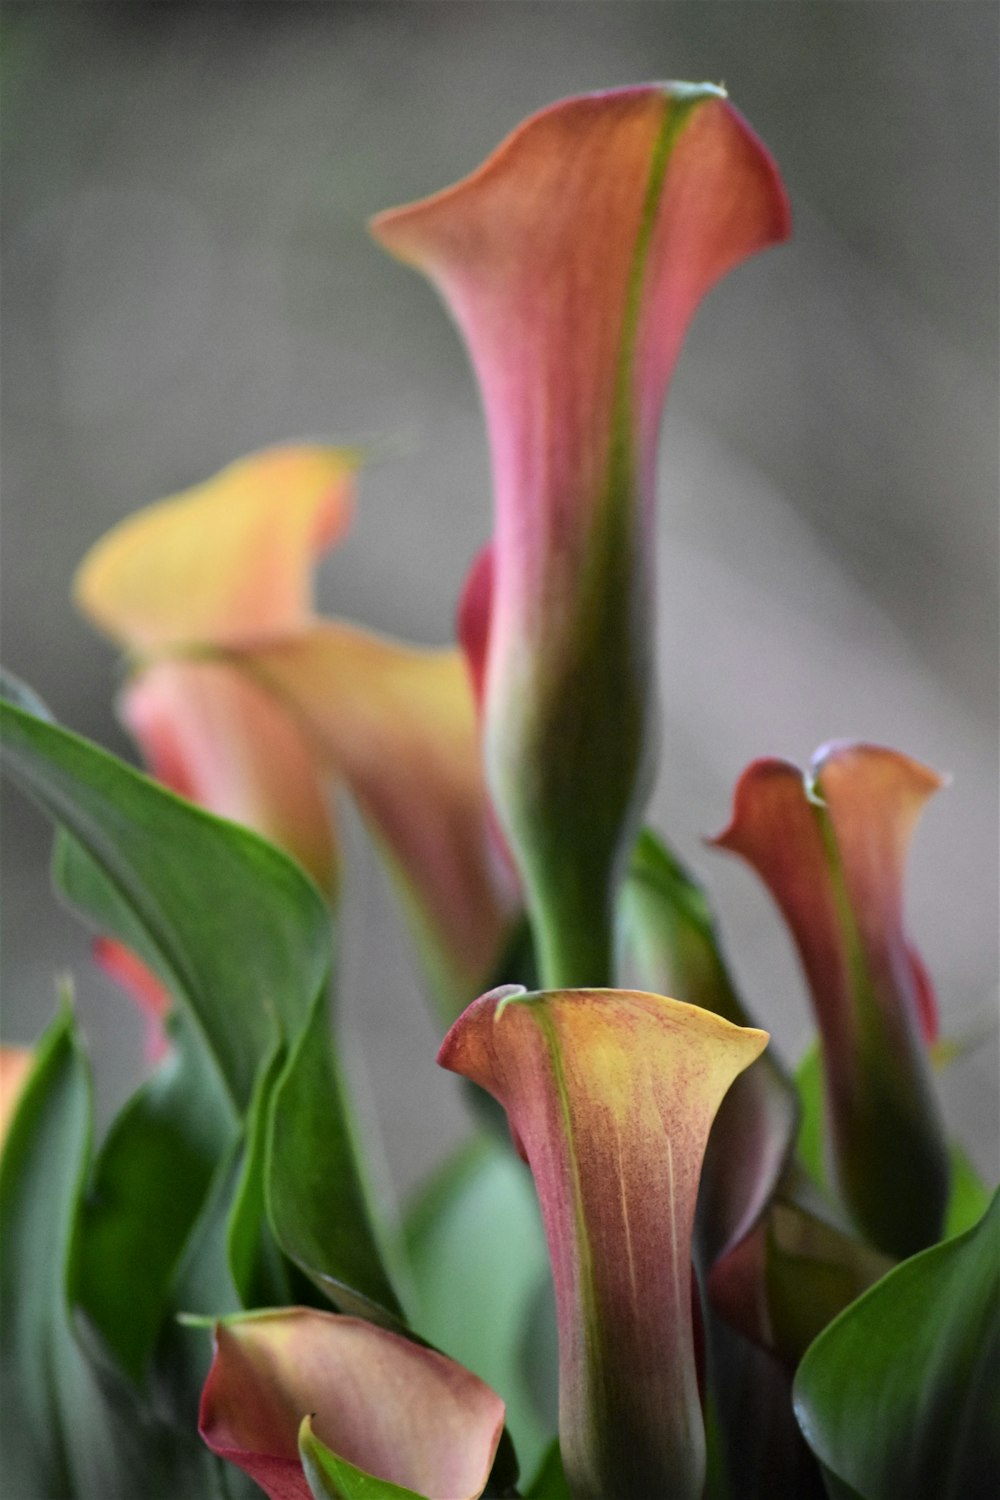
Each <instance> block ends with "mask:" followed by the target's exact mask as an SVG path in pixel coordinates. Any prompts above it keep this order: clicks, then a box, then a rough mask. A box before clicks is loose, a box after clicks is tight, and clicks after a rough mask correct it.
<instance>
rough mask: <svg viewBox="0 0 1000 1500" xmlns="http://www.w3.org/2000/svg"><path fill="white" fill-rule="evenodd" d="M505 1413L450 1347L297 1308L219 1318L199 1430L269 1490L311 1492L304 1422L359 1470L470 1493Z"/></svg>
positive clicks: (425, 1489)
mask: <svg viewBox="0 0 1000 1500" xmlns="http://www.w3.org/2000/svg"><path fill="white" fill-rule="evenodd" d="M307 1418H311V1422H308V1423H306V1419H307ZM503 1421H504V1404H503V1402H502V1401H501V1400H500V1397H499V1396H497V1395H495V1394H494V1393H493V1391H491V1390H490V1388H489V1386H487V1385H484V1384H483V1382H482V1381H481V1380H480V1379H479V1378H478V1377H477V1376H475V1375H472V1374H471V1373H470V1372H469V1371H468V1370H465V1369H463V1368H462V1366H461V1365H457V1364H455V1362H454V1361H453V1360H450V1359H447V1358H446V1357H445V1356H444V1355H443V1354H438V1353H436V1352H435V1351H434V1350H432V1349H426V1348H423V1347H422V1346H420V1345H418V1344H414V1343H411V1342H410V1340H409V1339H405V1338H403V1337H401V1336H400V1335H399V1334H395V1333H388V1332H387V1331H386V1330H385V1329H382V1328H377V1327H375V1326H374V1325H373V1324H371V1323H365V1322H363V1321H362V1320H360V1319H358V1318H349V1317H340V1316H338V1315H337V1314H334V1313H325V1312H315V1311H313V1310H311V1309H309V1308H294V1307H293V1308H282V1309H279V1310H276V1311H273V1312H260V1313H251V1314H249V1315H248V1316H246V1317H237V1318H232V1319H227V1320H226V1321H225V1322H221V1323H219V1324H217V1325H216V1330H215V1358H214V1360H213V1363H212V1368H211V1370H210V1371H209V1374H208V1378H207V1380H206V1382H205V1387H204V1390H203V1392H202V1398H201V1412H200V1416H199V1431H200V1432H201V1435H202V1437H203V1438H204V1440H205V1442H206V1443H207V1444H208V1446H209V1447H210V1448H211V1449H212V1451H213V1453H216V1454H218V1455H219V1457H220V1458H224V1459H228V1461H229V1462H230V1463H233V1464H236V1465H238V1466H239V1468H241V1469H243V1470H245V1472H246V1473H247V1474H249V1475H250V1476H251V1478H252V1479H254V1480H255V1481H256V1482H257V1484H259V1485H260V1487H261V1488H262V1489H263V1490H264V1491H265V1493H266V1494H267V1495H269V1496H271V1500H311V1496H312V1491H311V1490H310V1487H309V1483H308V1481H307V1479H306V1475H305V1471H304V1470H303V1466H302V1460H301V1457H300V1449H299V1434H300V1430H301V1429H302V1428H303V1426H304V1425H305V1431H304V1432H303V1446H304V1447H305V1446H306V1445H307V1444H308V1446H309V1448H314V1447H315V1442H316V1440H318V1441H319V1443H321V1444H322V1445H323V1447H324V1448H325V1449H327V1450H329V1451H330V1452H332V1453H333V1454H334V1455H335V1456H336V1458H337V1459H338V1460H339V1461H341V1462H343V1463H346V1464H348V1465H350V1466H352V1467H353V1468H354V1469H359V1470H361V1471H362V1476H365V1475H369V1476H370V1475H374V1476H375V1477H376V1478H377V1479H381V1480H387V1481H388V1482H389V1483H391V1484H396V1485H400V1486H403V1487H404V1488H405V1489H406V1490H408V1491H415V1492H416V1494H417V1495H419V1496H426V1497H427V1500H474V1497H475V1496H478V1495H480V1494H482V1491H483V1489H484V1488H485V1486H486V1481H487V1480H488V1478H489V1475H490V1469H491V1468H492V1465H493V1458H494V1455H495V1453H496V1450H497V1445H498V1443H499V1441H500V1435H501V1433H502V1431H503Z"/></svg>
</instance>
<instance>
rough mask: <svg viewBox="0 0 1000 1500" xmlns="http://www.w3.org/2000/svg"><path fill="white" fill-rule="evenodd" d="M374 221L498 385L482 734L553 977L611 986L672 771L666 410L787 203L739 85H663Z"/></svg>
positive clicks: (600, 101) (491, 409)
mask: <svg viewBox="0 0 1000 1500" xmlns="http://www.w3.org/2000/svg"><path fill="white" fill-rule="evenodd" d="M373 231H374V233H375V235H376V237H377V238H378V239H379V240H380V241H381V242H382V243H383V244H384V245H385V246H386V247H387V248H388V249H389V250H391V251H392V252H393V253H394V254H396V255H398V256H399V257H400V258H401V259H403V260H405V261H408V262H410V263H412V264H413V265H415V266H416V267H418V268H419V269H420V270H422V271H423V272H424V273H426V275H427V276H428V277H429V278H430V280H431V281H432V282H433V283H434V285H435V286H436V287H437V289H438V290H439V291H440V293H441V294H442V296H443V298H444V300H445V302H446V303H447V305H448V307H449V309H450V310H451V312H452V314H453V315H454V317H455V320H456V322H457V323H458V325H459V328H460V329H461V332H462V334H463V335H464V338H465V341H466V343H467V345H468V348H469V351H470V354H471V356H472V361H473V364H474V366H475V369H476V373H477V375H478V378H479V382H480V386H481V388H482V394H483V401H484V405H485V410H486V419H487V424H488V427H489V433H490V441H491V447H492V453H493V469H494V488H495V502H496V526H495V533H494V544H493V550H492V568H493V570H494V573H495V577H494V580H493V588H492V597H493V606H492V613H491V619H490V622H489V650H488V662H487V670H486V701H485V746H486V753H487V761H488V771H489V776H490V784H491V790H492V792H493V796H494V800H495V802H496V804H497V807H498V810H499V813H500V816H501V821H502V822H503V824H504V827H505V830H506V832H507V834H508V837H509V839H510V842H511V846H512V849H513V851H514V854H515V856H516V858H517V860H518V862H519V865H520V867H521V872H522V875H523V876H524V878H525V882H526V885H527V888H528V892H529V896H530V898H531V905H532V909H533V912H534V914H535V916H536V919H537V921H538V926H539V941H540V948H541V960H542V972H543V974H545V975H546V978H547V982H549V983H552V984H581V983H583V984H588V983H589V984H593V983H603V982H610V977H611V946H612V939H611V930H612V917H611V914H612V910H613V903H614V891H615V886H616V882H617V880H618V877H619V875H620V873H621V865H622V862H623V860H624V859H626V858H627V854H628V851H629V849H630V847H631V842H632V837H633V834H634V832H635V824H636V820H637V818H638V815H639V812H640V810H641V805H642V802H643V800H644V797H645V794H646V791H647V790H648V783H649V780H650V777H651V772H652V753H651V752H652V739H653V731H652V724H653V722H654V717H653V712H652V703H651V678H652V671H651V667H652V663H651V646H650V642H651V639H652V628H651V619H650V615H651V610H652V578H651V576H650V575H651V559H652V548H651V547H650V546H649V529H650V525H651V521H652V495H653V478H654V469H655V459H656V439H657V430H658V427H659V421H660V411H661V406H662V402H663V398H664V395H665V392H666V387H667V383H668V380H669V377H670V373H671V371H672V368H673V365H674V362H675V360H676V358H677V354H678V351H679V349H680V345H681V341H682V338H683V335H684V332H685V329H686V327H687V325H688V323H689V321H690V318H691V316H692V314H693V312H694V310H695V308H696V306H697V304H698V302H699V300H700V299H701V297H702V296H703V295H704V293H705V292H706V291H707V290H708V288H709V287H710V286H711V285H712V284H713V282H715V281H717V280H718V279H719V278H720V277H721V276H722V275H724V274H725V272H726V271H728V270H729V269H730V268H731V267H733V266H735V265H736V264H738V263H739V262H740V261H742V260H743V259H745V258H746V257H747V256H748V255H750V254H752V253H753V252H754V251H755V250H759V249H760V248H762V247H763V246H765V245H768V244H770V243H772V242H773V241H776V240H780V239H782V238H783V237H784V236H785V235H786V234H787V232H788V210H787V205H786V200H785V196H784V193H783V190H782V188H781V184H780V181H779V179H778V176H777V173H776V170H775V167H774V165H773V163H772V161H771V159H770V157H769V156H768V154H767V152H766V151H765V150H764V148H763V147H762V145H761V144H760V142H759V141H758V140H757V139H756V137H755V136H754V135H753V134H752V132H751V131H750V130H749V129H748V127H747V126H746V124H745V123H744V122H743V120H742V119H741V118H740V116H739V115H738V114H737V113H736V112H735V110H733V109H732V107H731V106H730V105H729V103H728V101H727V100H726V98H725V95H724V94H723V93H722V91H721V90H720V89H716V88H713V87H711V86H708V85H705V86H692V85H681V84H665V85H650V86H647V87H639V88H629V89H623V90H619V91H616V92H612V93H605V94H593V95H588V96H586V97H583V98H578V99H570V100H567V101H565V102H563V103H561V104H556V105H554V106H552V107H551V108H549V109H546V110H544V111H542V113H540V114H538V115H535V116H533V117H532V118H531V119H529V120H528V121H527V122H526V123H525V124H523V125H522V126H521V127H520V128H519V129H518V130H516V131H515V132H514V134H513V135H512V136H510V137H509V138H508V139H507V140H506V141H505V142H504V143H503V144H502V145H501V146H500V147H499V148H498V149H497V151H495V152H494V154H493V155H492V156H491V157H490V158H489V159H488V160H487V161H486V162H485V164H484V165H483V166H482V167H480V168H479V170H478V171H476V172H474V173H473V174H472V176H471V177H468V178H466V179H465V180H464V181H463V182H460V183H459V184H458V185H457V186H455V187H452V188H450V189H448V190H447V191H445V192H442V193H439V194H437V196H435V197H432V198H429V199H427V200H425V201H424V202H421V203H416V204H414V205H412V206H409V207H405V208H398V209H394V210H391V211H389V212H387V213H383V214H381V215H379V216H378V217H377V218H376V219H375V220H374V223H373ZM581 809H585V814H584V815H581Z"/></svg>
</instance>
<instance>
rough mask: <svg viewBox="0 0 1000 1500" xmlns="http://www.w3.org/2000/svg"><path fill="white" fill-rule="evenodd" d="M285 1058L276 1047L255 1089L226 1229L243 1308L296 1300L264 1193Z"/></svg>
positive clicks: (274, 1305) (231, 1268)
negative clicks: (275, 1095) (275, 1103)
mask: <svg viewBox="0 0 1000 1500" xmlns="http://www.w3.org/2000/svg"><path fill="white" fill-rule="evenodd" d="M286 1055H287V1054H286V1051H285V1049H284V1048H283V1047H279V1048H276V1049H275V1053H274V1056H273V1057H272V1058H271V1059H270V1061H269V1062H268V1063H267V1064H266V1065H265V1066H264V1068H263V1069H262V1070H261V1076H260V1079H259V1080H258V1084H257V1088H256V1089H255V1090H254V1096H253V1100H252V1102H251V1105H250V1110H249V1113H248V1115H247V1121H246V1146H245V1155H244V1161H243V1169H242V1174H241V1177H240V1181H239V1184H238V1186H237V1189H236V1196H235V1198H234V1200H233V1206H232V1209H231V1211H230V1214H229V1223H228V1226H227V1231H226V1243H227V1249H228V1253H229V1267H230V1271H231V1273H232V1278H233V1283H234V1285H235V1287H236V1289H237V1291H238V1293H239V1297H240V1301H241V1302H242V1304H243V1306H244V1307H280V1306H283V1305H284V1304H285V1303H288V1302H290V1301H291V1300H292V1298H291V1288H290V1286H289V1277H288V1273H287V1268H286V1263H285V1261H284V1259H283V1257H282V1255H281V1251H280V1250H279V1249H278V1247H277V1245H276V1244H275V1242H274V1236H273V1235H272V1233H271V1228H270V1225H269V1224H268V1222H267V1209H266V1193H265V1178H266V1160H267V1139H268V1131H269V1127H270V1111H271V1103H272V1096H273V1093H274V1087H275V1084H276V1083H277V1080H278V1078H279V1076H280V1074H281V1071H282V1069H283V1068H284V1065H285V1060H286Z"/></svg>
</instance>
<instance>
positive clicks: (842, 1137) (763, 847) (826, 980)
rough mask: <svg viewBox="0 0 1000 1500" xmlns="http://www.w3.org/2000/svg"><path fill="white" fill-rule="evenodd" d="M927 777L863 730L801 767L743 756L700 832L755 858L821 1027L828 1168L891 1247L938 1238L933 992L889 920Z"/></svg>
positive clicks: (940, 1178) (934, 779)
mask: <svg viewBox="0 0 1000 1500" xmlns="http://www.w3.org/2000/svg"><path fill="white" fill-rule="evenodd" d="M940 785H941V780H940V778H939V777H938V776H936V775H935V774H934V772H933V771H930V770H928V769H927V767H926V766H922V765H920V764H918V762H917V761H915V760H911V759H909V757H907V756H905V755H901V754H899V753H898V752H896V751H894V750H887V749H883V748H881V747H879V746H875V745H862V744H837V745H831V746H827V747H825V748H824V749H822V750H820V751H819V752H817V755H816V756H815V758H814V760H813V762H812V766H811V768H810V771H809V773H808V774H807V775H806V776H803V775H802V774H801V772H799V771H798V770H797V769H796V767H795V766H792V765H789V764H788V763H787V762H785V761H781V760H760V761H755V762H754V764H753V765H751V766H750V767H749V768H748V770H746V771H745V772H744V773H743V776H742V778H741V779H740V782H739V784H738V786H737V788H736V798H735V803H734V810H733V818H732V822H731V823H730V826H729V827H728V828H727V829H726V830H725V832H724V833H722V834H721V835H720V836H719V837H718V838H717V839H716V840H715V841H714V842H715V843H716V844H718V845H719V846H720V847H722V848H724V849H729V850H731V851H732V852H734V853H736V854H740V855H742V856H743V858H744V859H746V860H747V861H748V862H749V863H750V864H751V865H752V866H753V868H754V869H755V870H756V871H757V873H758V875H760V877H761V879H762V880H763V881H764V883H765V884H766V885H767V887H768V888H769V890H770V891H771V894H772V895H773V897H774V899H775V900H776V902H777V903H778V906H779V907H780V909H781V912H782V915H783V916H784V918H785V920H786V922H787V923H788V926H789V928H790V930H791V933H792V936H793V938H794V940H795V943H796V946H797V948H798V951H799V956H800V958H801V960H802V965H803V968H804V970H805V974H806V979H807V981H808V984H809V988H810V991H811V994H812V1000H813V1005H814V1008H815V1012H816V1019H817V1022H818V1024H819V1028H820V1033H821V1038H822V1044H823V1068H824V1074H825V1080H826V1100H827V1110H828V1117H829V1127H830V1139H831V1141H832V1146H833V1158H834V1159H833V1162H832V1164H831V1165H832V1167H833V1169H834V1173H835V1177H836V1180H837V1182H838V1183H839V1187H840V1190H841V1193H842V1195H843V1198H844V1201H845V1203H846V1205H847V1207H848V1209H849V1210H850V1211H851V1213H852V1214H853V1216H854V1218H855V1220H856V1222H857V1224H858V1227H859V1228H860V1229H861V1230H862V1231H863V1232H864V1233H865V1234H866V1235H867V1236H868V1237H869V1239H870V1240H871V1241H872V1243H873V1244H874V1245H876V1246H877V1247H878V1248H879V1249H880V1250H883V1251H884V1252H885V1253H886V1254H889V1255H896V1256H901V1257H902V1256H907V1255H911V1254H913V1253H914V1252H915V1251H917V1250H919V1249H921V1248H923V1247H924V1246H926V1245H928V1244H931V1243H933V1242H934V1241H935V1240H936V1239H937V1238H938V1237H939V1234H940V1230H941V1224H942V1220H943V1215H944V1208H945V1200H946V1197H947V1189H948V1160H947V1153H946V1149H945V1145H944V1137H943V1127H942V1124H941V1120H940V1116H939V1113H938V1108H937V1104H936V1101H935V1097H934V1091H933V1086H932V1082H931V1069H930V1058H929V1054H928V1049H927V1041H928V1040H929V1039H930V1037H931V1036H932V1034H933V1027H934V1018H933V1010H934V1005H933V997H932V993H931V990H930V986H929V982H928V980H927V976H926V973H925V970H924V968H923V965H922V963H921V962H920V960H919V959H918V958H917V957H916V955H915V953H914V951H913V949H912V948H911V946H910V944H909V942H908V940H907V937H906V934H905V931H904V927H903V875H904V868H905V863H906V855H907V851H908V848H909V844H910V838H911V835H912V833H913V830H914V827H915V825H916V822H917V819H918V817H919V815H920V812H921V811H922V809H923V807H924V804H925V803H926V802H927V799H928V798H929V797H930V796H931V795H932V793H934V792H935V791H937V789H938V788H939V787H940Z"/></svg>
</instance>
